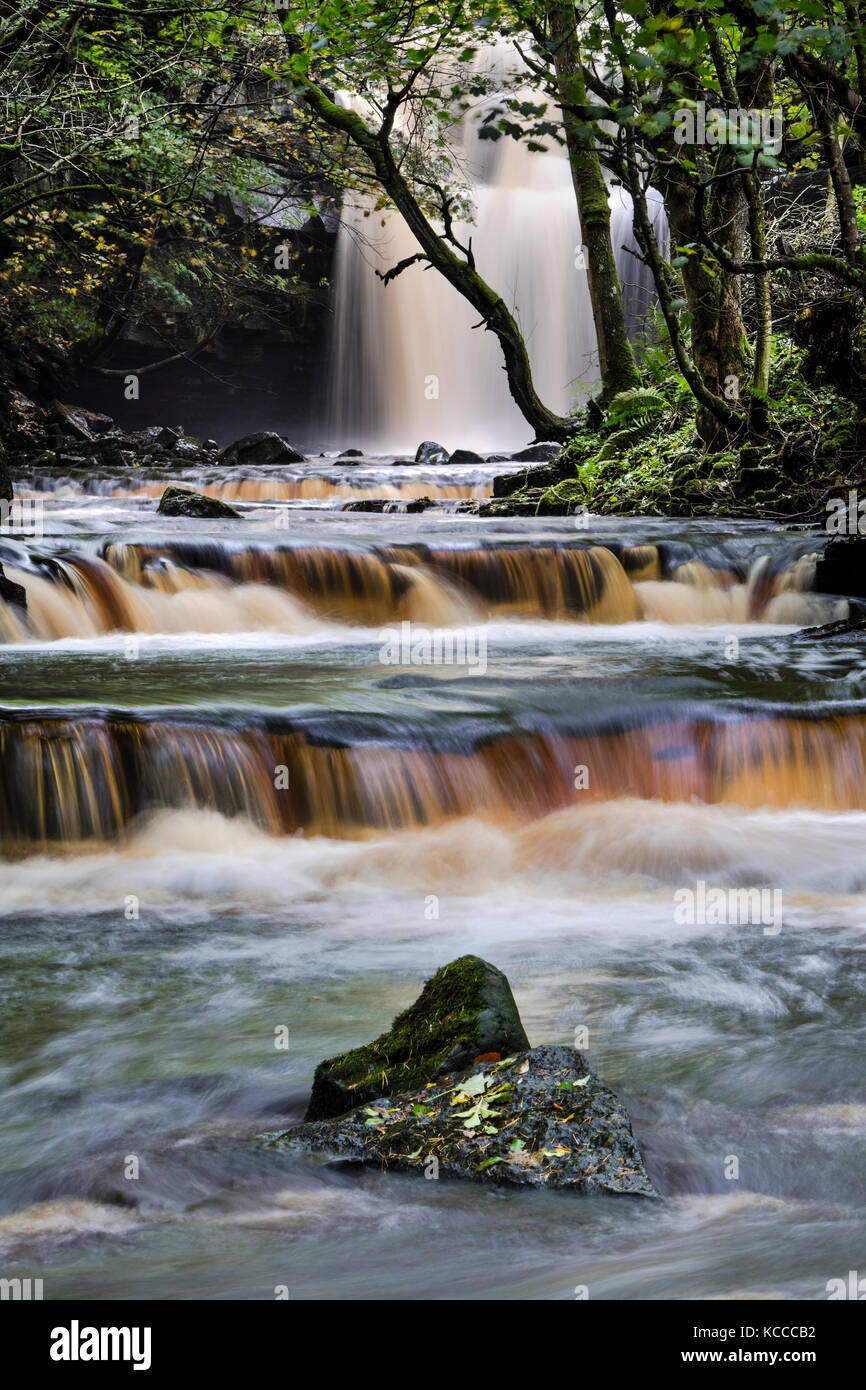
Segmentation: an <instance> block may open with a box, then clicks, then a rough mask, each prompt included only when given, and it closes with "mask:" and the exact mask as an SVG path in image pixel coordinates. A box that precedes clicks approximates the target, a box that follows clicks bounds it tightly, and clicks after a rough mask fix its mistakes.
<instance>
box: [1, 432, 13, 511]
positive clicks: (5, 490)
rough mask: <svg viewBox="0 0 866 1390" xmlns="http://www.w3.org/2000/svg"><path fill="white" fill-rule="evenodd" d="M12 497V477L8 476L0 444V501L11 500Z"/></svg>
mask: <svg viewBox="0 0 866 1390" xmlns="http://www.w3.org/2000/svg"><path fill="white" fill-rule="evenodd" d="M12 497H13V493H12V479H11V478H10V476H9V468H8V465H7V463H6V457H5V454H4V451H3V445H2V444H0V502H11V501H12Z"/></svg>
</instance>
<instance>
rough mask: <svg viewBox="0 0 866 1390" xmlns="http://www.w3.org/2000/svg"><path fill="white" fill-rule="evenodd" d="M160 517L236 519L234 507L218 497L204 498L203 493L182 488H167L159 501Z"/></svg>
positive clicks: (238, 515) (236, 513)
mask: <svg viewBox="0 0 866 1390" xmlns="http://www.w3.org/2000/svg"><path fill="white" fill-rule="evenodd" d="M157 511H158V512H159V514H160V516H203V517H213V518H216V519H219V518H220V517H238V518H240V512H236V511H235V509H234V507H230V506H229V505H228V503H227V502H221V501H220V500H219V498H218V497H206V496H205V494H204V493H203V492H190V491H189V490H188V489H187V488H183V487H167V488H166V490H165V492H164V493H163V494H162V497H161V498H160V499H159V506H158V507H157Z"/></svg>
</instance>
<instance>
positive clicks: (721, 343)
mask: <svg viewBox="0 0 866 1390" xmlns="http://www.w3.org/2000/svg"><path fill="white" fill-rule="evenodd" d="M717 187H718V188H720V189H721V190H722V191H721V192H720V193H719V194H718V196H717V197H716V198H715V199H713V205H712V208H711V212H710V215H709V216H708V218H707V221H708V224H709V229H710V230H712V231H713V233H714V236H715V240H716V241H717V242H718V243H719V245H720V246H723V247H724V248H725V250H726V251H728V252H729V254H730V255H731V256H732V257H735V258H736V256H737V255H738V253H739V249H740V247H739V227H738V222H739V214H740V210H741V208H742V201H743V192H742V187H741V185H740V182H739V180H736V179H729V180H726V181H725V182H723V183H722V184H720V185H717ZM664 197H665V206H666V207H667V210H668V218H669V221H670V229H671V242H672V243H673V244H674V245H675V246H684V245H687V244H689V243H694V242H697V241H699V240H700V234H699V229H698V225H697V221H696V218H695V212H694V193H693V192H692V190H691V189H690V188H689V186H688V184H687V183H686V181H685V179H684V178H683V177H682V176H681V175H680V173H679V172H678V171H677V169H676V166H675V165H674V166H673V167H671V168H669V170H668V172H667V174H666V176H665V179H664ZM682 278H683V286H684V289H685V294H686V304H687V306H688V310H689V316H690V319H691V346H692V357H693V358H694V362H695V366H696V367H697V369H698V372H699V373H700V376H701V380H702V381H703V383H704V386H705V387H706V388H707V390H708V391H709V393H710V394H711V395H713V396H717V397H719V396H720V397H722V399H723V400H727V401H730V402H732V403H734V402H736V401H738V400H739V399H740V397H741V395H742V394H744V390H743V388H744V387H745V384H746V381H747V380H748V375H749V373H748V365H747V361H746V330H745V326H744V324H743V314H742V299H741V293H740V281H739V277H738V276H736V275H731V274H729V273H728V272H727V271H726V270H724V269H723V268H722V267H721V266H720V265H718V264H716V265H714V266H713V268H712V274H711V273H710V272H709V270H708V269H706V268H705V267H704V264H703V257H701V256H694V255H693V256H689V258H688V261H687V263H686V265H685V266H683V268H682ZM697 427H698V433H699V434H700V436H701V438H702V439H703V441H704V443H705V444H706V445H707V446H708V447H710V448H718V447H721V446H722V445H723V444H724V443H725V439H726V433H725V430H724V428H723V427H722V426H721V422H720V420H719V418H718V416H715V415H713V414H711V413H710V412H708V411H706V410H703V409H701V410H699V411H698V417H697Z"/></svg>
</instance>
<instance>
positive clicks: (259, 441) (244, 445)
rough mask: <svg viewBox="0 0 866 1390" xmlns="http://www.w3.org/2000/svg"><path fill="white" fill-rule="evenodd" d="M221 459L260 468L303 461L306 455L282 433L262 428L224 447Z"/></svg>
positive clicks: (224, 461)
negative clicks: (293, 445) (256, 432)
mask: <svg viewBox="0 0 866 1390" xmlns="http://www.w3.org/2000/svg"><path fill="white" fill-rule="evenodd" d="M219 461H220V463H224V464H229V465H235V464H243V465H244V466H246V467H254V468H258V467H263V466H266V465H267V464H269V463H303V461H304V456H303V454H299V453H298V451H297V449H293V448H292V446H291V444H290V443H289V442H288V440H287V439H283V437H282V435H279V434H275V433H274V431H273V430H260V431H259V433H258V434H245V435H244V437H243V439H236V440H235V442H234V444H230V445H229V446H228V448H227V449H223V451H222V453H221V454H220V459H219Z"/></svg>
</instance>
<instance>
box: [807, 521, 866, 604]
mask: <svg viewBox="0 0 866 1390" xmlns="http://www.w3.org/2000/svg"><path fill="white" fill-rule="evenodd" d="M815 592H816V593H818V594H844V595H845V596H846V597H848V598H866V536H840V537H839V538H838V539H836V540H832V541H829V542H828V544H827V545H826V546H825V548H824V554H823V555H822V556H821V558H820V559H819V560H818V563H817V565H816V566H815Z"/></svg>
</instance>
